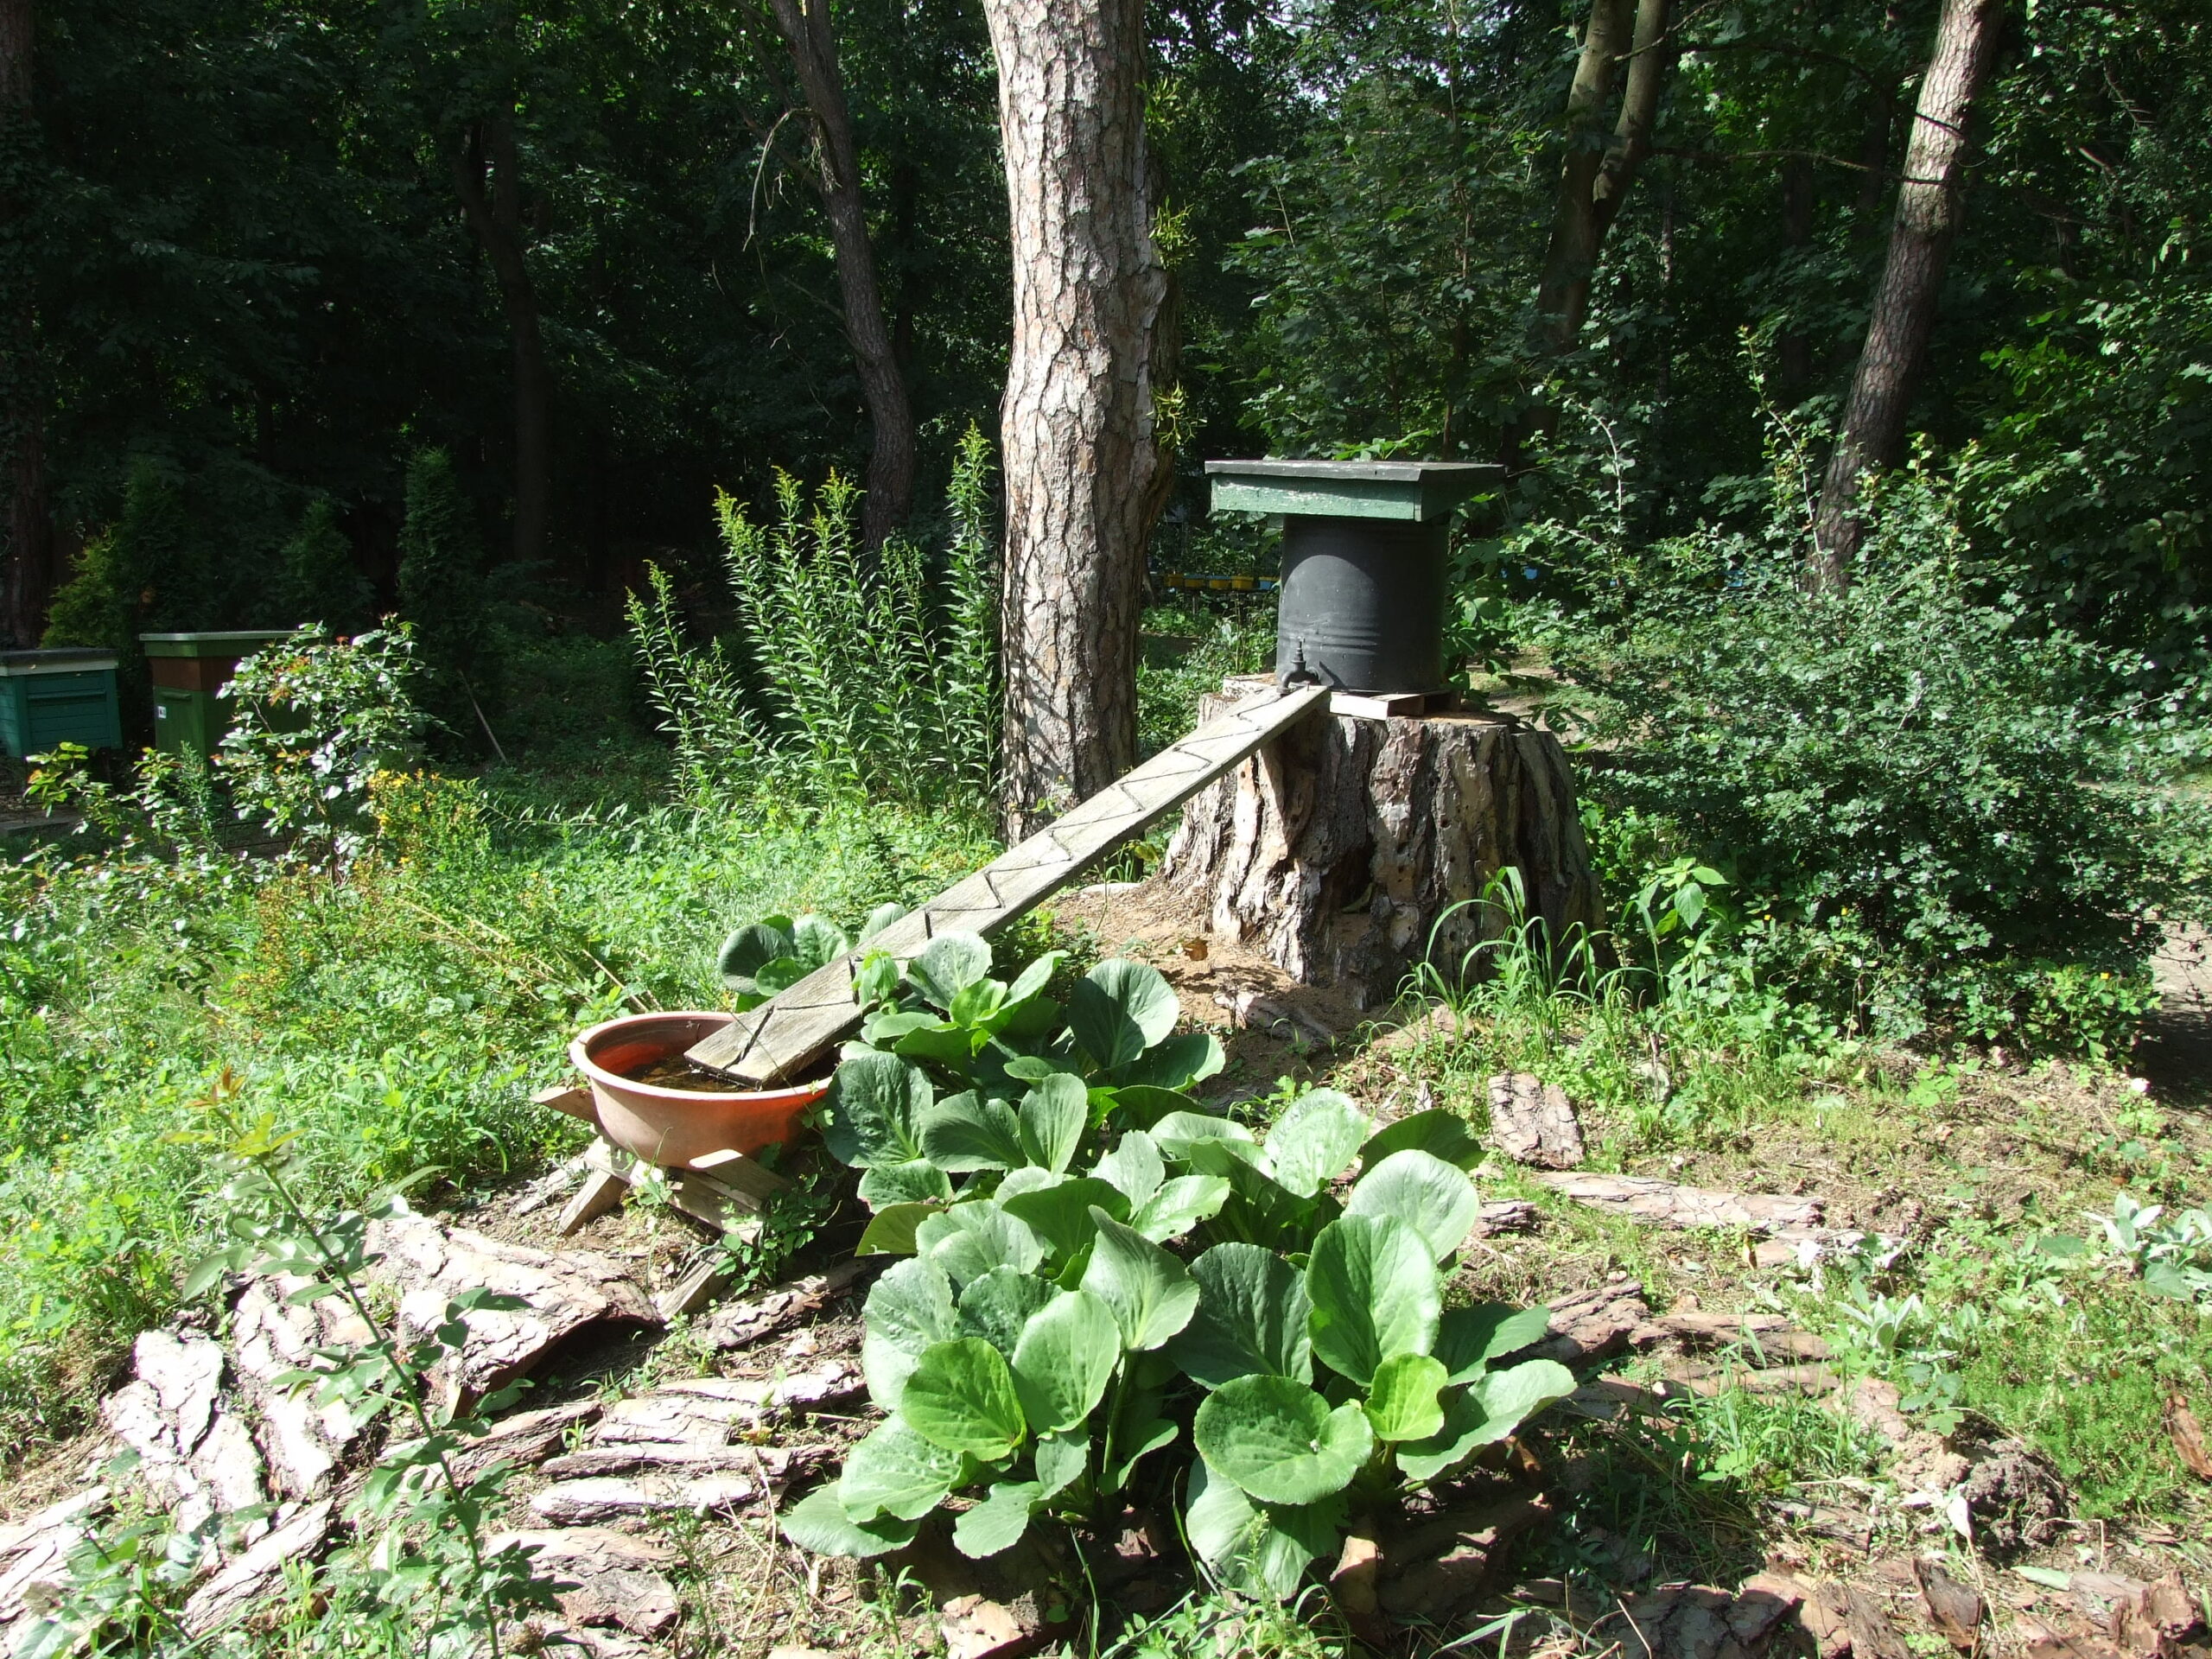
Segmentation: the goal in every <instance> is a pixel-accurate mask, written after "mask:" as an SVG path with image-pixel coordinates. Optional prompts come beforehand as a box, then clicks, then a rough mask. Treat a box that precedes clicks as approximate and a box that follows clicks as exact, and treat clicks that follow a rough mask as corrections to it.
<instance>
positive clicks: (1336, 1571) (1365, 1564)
mask: <svg viewBox="0 0 2212 1659" xmlns="http://www.w3.org/2000/svg"><path fill="white" fill-rule="evenodd" d="M1382 1572H1383V1547H1382V1546H1381V1545H1380V1544H1378V1543H1376V1541H1375V1540H1374V1539H1372V1538H1368V1537H1363V1536H1362V1535H1360V1534H1358V1533H1356V1532H1355V1533H1352V1534H1351V1535H1348V1536H1347V1537H1346V1538H1345V1539H1344V1548H1342V1549H1340V1550H1338V1552H1337V1564H1336V1566H1335V1567H1332V1568H1331V1569H1330V1572H1329V1593H1330V1595H1331V1596H1332V1597H1333V1598H1334V1599H1335V1600H1336V1604H1337V1611H1338V1612H1339V1613H1341V1614H1343V1615H1344V1623H1346V1624H1349V1625H1351V1630H1352V1634H1353V1635H1354V1636H1357V1637H1359V1639H1360V1640H1361V1641H1363V1642H1364V1643H1367V1644H1368V1645H1369V1646H1370V1647H1381V1646H1382V1645H1383V1643H1384V1642H1385V1641H1386V1640H1387V1639H1388V1637H1389V1629H1388V1627H1387V1626H1386V1625H1384V1624H1383V1620H1382V1611H1383V1608H1382V1603H1381V1601H1380V1599H1379V1598H1378V1594H1377V1592H1378V1590H1379V1587H1380V1583H1381V1578H1382Z"/></svg>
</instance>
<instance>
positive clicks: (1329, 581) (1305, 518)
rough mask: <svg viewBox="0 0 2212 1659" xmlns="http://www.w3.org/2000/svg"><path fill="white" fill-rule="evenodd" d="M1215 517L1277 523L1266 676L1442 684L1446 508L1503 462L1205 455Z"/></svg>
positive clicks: (1490, 486)
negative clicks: (1260, 517)
mask: <svg viewBox="0 0 2212 1659" xmlns="http://www.w3.org/2000/svg"><path fill="white" fill-rule="evenodd" d="M1206 475H1207V477H1208V478H1209V479H1211V480H1212V484H1213V510H1214V511H1215V512H1265V513H1272V514H1276V515H1279V516H1280V517H1281V519H1282V587H1281V601H1280V604H1279V608H1278V610H1277V612H1276V622H1275V677H1276V678H1277V679H1279V680H1281V679H1285V678H1287V677H1289V676H1291V675H1292V674H1294V673H1296V672H1299V671H1304V672H1305V673H1307V674H1310V675H1312V676H1313V677H1315V678H1317V679H1319V681H1321V683H1323V684H1325V685H1332V686H1334V687H1336V688H1337V689H1338V690H1341V691H1351V692H1358V693H1363V694H1370V695H1381V696H1395V695H1397V694H1400V693H1411V692H1430V691H1440V690H1444V689H1445V682H1446V678H1447V673H1446V664H1445V661H1444V607H1445V601H1446V593H1445V587H1446V569H1445V542H1446V534H1447V531H1448V530H1449V527H1450V524H1451V518H1452V512H1453V510H1454V509H1456V508H1457V507H1458V506H1459V504H1460V503H1461V502H1463V501H1465V499H1467V498H1468V497H1469V496H1471V495H1477V494H1479V493H1482V492H1484V491H1485V490H1494V489H1496V488H1497V486H1499V485H1500V484H1502V483H1503V482H1504V480H1505V469H1504V468H1503V467H1492V466H1488V465H1485V464H1484V463H1482V462H1478V461H1208V462H1207V463H1206Z"/></svg>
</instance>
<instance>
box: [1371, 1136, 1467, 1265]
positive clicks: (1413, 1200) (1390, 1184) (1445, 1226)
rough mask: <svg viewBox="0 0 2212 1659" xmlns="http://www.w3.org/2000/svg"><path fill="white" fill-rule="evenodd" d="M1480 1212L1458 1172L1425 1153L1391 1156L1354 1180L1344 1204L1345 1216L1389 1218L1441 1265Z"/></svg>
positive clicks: (1462, 1171)
mask: <svg viewBox="0 0 2212 1659" xmlns="http://www.w3.org/2000/svg"><path fill="white" fill-rule="evenodd" d="M1482 1211H1483V1204H1482V1199H1481V1198H1479V1197H1478V1196H1477V1195H1476V1192H1475V1184H1474V1183H1473V1182H1472V1181H1471V1180H1469V1179H1467V1173H1466V1171H1465V1170H1463V1169H1457V1168H1454V1167H1453V1166H1452V1165H1450V1164H1447V1163H1446V1162H1445V1161H1444V1160H1442V1159H1441V1158H1436V1157H1432V1156H1431V1155H1430V1154H1427V1153H1425V1152H1410V1151H1408V1152H1394V1153H1392V1154H1390V1155H1389V1157H1388V1158H1385V1159H1384V1160H1383V1161H1382V1162H1381V1163H1379V1164H1377V1165H1376V1166H1375V1167H1374V1168H1372V1169H1370V1170H1369V1171H1368V1172H1367V1173H1365V1174H1363V1175H1362V1176H1361V1177H1360V1178H1359V1185H1357V1186H1355V1187H1353V1188H1352V1190H1351V1198H1348V1199H1346V1200H1345V1202H1344V1213H1345V1214H1346V1215H1347V1216H1394V1217H1396V1218H1397V1219H1398V1220H1400V1221H1402V1222H1404V1223H1406V1224H1408V1226H1410V1227H1412V1228H1413V1229H1414V1231H1415V1232H1417V1233H1419V1234H1420V1235H1421V1236H1422V1237H1423V1238H1425V1239H1427V1241H1428V1249H1429V1255H1430V1256H1431V1257H1432V1258H1433V1260H1435V1261H1438V1262H1441V1261H1442V1260H1443V1259H1444V1258H1445V1257H1446V1256H1447V1255H1451V1254H1452V1251H1454V1250H1456V1249H1459V1246H1460V1245H1461V1244H1463V1243H1465V1242H1466V1237H1467V1233H1468V1230H1469V1229H1471V1227H1473V1226H1474V1224H1475V1218H1476V1217H1478V1216H1479V1215H1481V1214H1482Z"/></svg>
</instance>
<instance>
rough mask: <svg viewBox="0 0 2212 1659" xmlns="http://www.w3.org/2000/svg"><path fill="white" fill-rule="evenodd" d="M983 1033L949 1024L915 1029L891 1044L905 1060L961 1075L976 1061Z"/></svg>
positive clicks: (984, 1036) (933, 1022)
mask: <svg viewBox="0 0 2212 1659" xmlns="http://www.w3.org/2000/svg"><path fill="white" fill-rule="evenodd" d="M987 1034H988V1033H984V1032H981V1031H977V1030H975V1029H973V1028H972V1027H966V1026H956V1025H954V1024H952V1023H951V1022H950V1021H949V1020H936V1021H932V1022H931V1024H929V1025H925V1026H918V1027H915V1028H914V1029H913V1030H912V1031H910V1032H908V1033H906V1035H905V1036H903V1037H901V1038H899V1039H898V1041H896V1042H894V1043H893V1044H892V1046H891V1048H892V1052H893V1053H895V1054H897V1055H898V1056H899V1058H901V1059H906V1060H927V1061H929V1062H930V1063H931V1065H941V1066H944V1068H945V1069H946V1070H948V1071H965V1070H967V1068H968V1065H969V1062H970V1061H972V1060H973V1059H974V1058H976V1052H977V1051H978V1050H979V1049H981V1048H982V1046H983V1043H984V1041H985V1039H986V1037H987Z"/></svg>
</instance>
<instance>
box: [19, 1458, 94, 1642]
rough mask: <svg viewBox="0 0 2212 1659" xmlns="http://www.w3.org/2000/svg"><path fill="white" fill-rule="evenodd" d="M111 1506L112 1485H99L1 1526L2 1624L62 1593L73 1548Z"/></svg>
mask: <svg viewBox="0 0 2212 1659" xmlns="http://www.w3.org/2000/svg"><path fill="white" fill-rule="evenodd" d="M108 1509H109V1503H108V1490H107V1488H106V1487H105V1486H94V1487H92V1488H91V1489H89V1490H88V1491H82V1492H79V1493H78V1494H77V1495H76V1496H75V1497H65V1498H63V1499H62V1500H61V1501H60V1503H49V1504H48V1505H47V1506H46V1507H45V1508H44V1509H42V1510H38V1511H37V1512H36V1513H35V1514H32V1515H27V1516H24V1517H23V1518H22V1520H20V1521H16V1522H10V1524H9V1525H8V1526H6V1527H4V1528H0V1563H4V1565H0V1630H4V1627H6V1626H8V1625H10V1624H14V1623H15V1622H16V1620H17V1619H19V1618H22V1616H23V1615H24V1613H25V1612H27V1611H29V1610H30V1607H31V1606H32V1605H33V1604H35V1603H47V1602H50V1601H51V1599H52V1598H53V1597H54V1596H56V1595H58V1594H60V1590H61V1587H62V1586H64V1585H66V1584H67V1582H68V1578H69V1553H70V1551H72V1550H73V1549H75V1548H77V1546H78V1545H79V1543H80V1542H82V1541H84V1540H85V1539H86V1538H87V1537H89V1536H91V1535H92V1527H93V1524H94V1523H95V1522H97V1521H99V1518H100V1517H101V1516H104V1515H105V1514H106V1513H107V1511H108Z"/></svg>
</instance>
